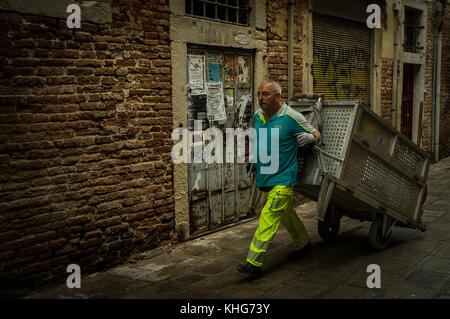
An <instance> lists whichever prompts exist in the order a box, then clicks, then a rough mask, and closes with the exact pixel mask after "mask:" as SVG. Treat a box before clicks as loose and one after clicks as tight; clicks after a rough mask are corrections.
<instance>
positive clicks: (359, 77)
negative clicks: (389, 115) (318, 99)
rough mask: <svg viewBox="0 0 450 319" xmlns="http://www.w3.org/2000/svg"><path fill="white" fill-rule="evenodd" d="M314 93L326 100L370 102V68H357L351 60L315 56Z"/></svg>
mask: <svg viewBox="0 0 450 319" xmlns="http://www.w3.org/2000/svg"><path fill="white" fill-rule="evenodd" d="M313 61H314V64H313V79H314V93H321V94H325V99H326V100H361V101H364V102H366V103H368V100H369V92H368V85H367V81H368V76H369V69H368V68H355V67H354V66H352V63H351V62H333V61H330V60H326V59H320V58H319V57H317V56H314V58H313Z"/></svg>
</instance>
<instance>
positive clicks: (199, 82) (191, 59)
mask: <svg viewBox="0 0 450 319" xmlns="http://www.w3.org/2000/svg"><path fill="white" fill-rule="evenodd" d="M188 76H189V87H190V89H191V94H192V95H198V94H205V80H204V79H205V57H204V56H203V55H193V54H191V55H189V56H188Z"/></svg>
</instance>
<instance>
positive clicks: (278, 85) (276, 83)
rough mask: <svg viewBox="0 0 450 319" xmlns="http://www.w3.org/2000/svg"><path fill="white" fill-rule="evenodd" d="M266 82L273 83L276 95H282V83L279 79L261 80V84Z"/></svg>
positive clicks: (272, 86)
mask: <svg viewBox="0 0 450 319" xmlns="http://www.w3.org/2000/svg"><path fill="white" fill-rule="evenodd" d="M263 83H264V84H265V83H269V84H271V88H272V91H273V93H274V94H276V95H278V94H279V95H280V96H281V85H280V83H278V82H277V81H275V80H270V79H269V80H264V81H262V82H261V84H263Z"/></svg>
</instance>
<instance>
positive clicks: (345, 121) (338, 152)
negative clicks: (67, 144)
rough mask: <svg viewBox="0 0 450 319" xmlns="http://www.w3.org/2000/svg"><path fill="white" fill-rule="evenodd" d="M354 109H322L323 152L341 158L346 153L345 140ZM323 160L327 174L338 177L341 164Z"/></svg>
mask: <svg viewBox="0 0 450 319" xmlns="http://www.w3.org/2000/svg"><path fill="white" fill-rule="evenodd" d="M354 111H355V107H354V106H351V107H348V106H332V107H330V106H328V107H325V108H324V109H323V113H322V121H323V130H322V132H323V133H322V139H323V143H324V144H325V146H323V150H324V151H326V152H328V153H330V154H332V155H335V156H336V157H339V158H343V157H344V155H345V152H346V149H345V145H346V143H345V142H346V138H349V137H348V130H349V126H350V125H352V121H351V119H352V115H353V112H354ZM324 158H325V164H324V165H325V169H326V171H327V173H329V174H331V175H333V176H335V177H336V178H339V177H340V174H341V163H340V162H339V161H336V160H334V159H332V158H329V157H324Z"/></svg>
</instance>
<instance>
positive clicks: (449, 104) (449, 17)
mask: <svg viewBox="0 0 450 319" xmlns="http://www.w3.org/2000/svg"><path fill="white" fill-rule="evenodd" d="M445 11H446V16H445V19H444V25H443V30H442V48H441V56H442V57H441V58H442V60H441V91H440V94H441V102H440V103H441V109H440V119H441V120H440V125H439V158H440V159H442V158H445V157H447V156H450V54H449V52H450V4H447V6H446V10H445Z"/></svg>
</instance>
